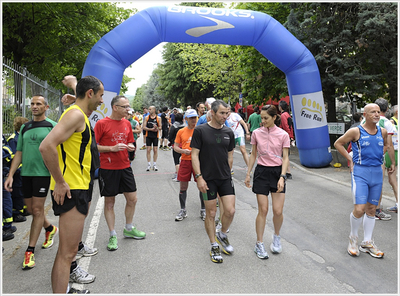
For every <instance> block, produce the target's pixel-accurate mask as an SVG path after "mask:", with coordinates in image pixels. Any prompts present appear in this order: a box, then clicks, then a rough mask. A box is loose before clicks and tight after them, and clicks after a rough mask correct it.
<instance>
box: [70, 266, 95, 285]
mask: <svg viewBox="0 0 400 296" xmlns="http://www.w3.org/2000/svg"><path fill="white" fill-rule="evenodd" d="M95 279H96V277H95V276H94V275H92V274H89V273H87V272H86V271H84V270H83V269H82V268H81V267H80V266H79V265H78V266H77V267H76V268H75V269H74V270H73V271H72V273H71V274H70V275H69V281H70V282H71V283H78V284H89V283H92V282H94V280H95Z"/></svg>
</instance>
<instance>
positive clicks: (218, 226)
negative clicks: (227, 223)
mask: <svg viewBox="0 0 400 296" xmlns="http://www.w3.org/2000/svg"><path fill="white" fill-rule="evenodd" d="M221 228H222V223H221V221H218V223H217V226H216V227H215V232H220V231H221ZM226 233H229V228H228V230H227V231H226Z"/></svg>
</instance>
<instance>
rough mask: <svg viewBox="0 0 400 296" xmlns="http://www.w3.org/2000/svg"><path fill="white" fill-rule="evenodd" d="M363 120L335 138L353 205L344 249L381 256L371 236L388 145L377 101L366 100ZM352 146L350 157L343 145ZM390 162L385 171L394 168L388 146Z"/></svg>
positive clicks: (349, 251) (392, 155) (351, 253)
mask: <svg viewBox="0 0 400 296" xmlns="http://www.w3.org/2000/svg"><path fill="white" fill-rule="evenodd" d="M364 118H365V123H362V124H360V125H359V126H358V127H354V128H351V129H349V130H348V131H347V132H346V133H345V134H344V135H343V136H341V137H340V138H339V139H337V141H336V142H335V144H334V145H335V148H336V149H337V150H338V151H339V152H340V154H342V155H343V156H344V157H345V158H346V159H347V161H348V162H349V164H350V165H349V167H350V172H351V179H352V193H353V203H354V208H353V211H352V213H351V214H350V226H351V232H350V237H349V245H348V247H347V252H348V253H349V255H350V256H359V255H360V252H359V251H362V252H364V253H369V254H370V255H371V256H372V257H375V258H382V257H383V255H384V253H383V252H382V251H380V250H379V249H378V248H377V247H376V245H375V243H374V241H373V239H372V233H373V230H374V227H375V210H376V207H377V205H378V203H379V196H380V194H381V191H382V183H383V182H382V162H383V155H384V153H385V152H386V150H387V149H388V147H389V143H388V140H387V134H388V132H387V131H386V129H385V128H382V127H380V126H377V123H378V122H379V119H380V109H379V106H378V105H377V104H367V105H366V106H365V107H364ZM350 141H351V142H352V143H351V146H352V149H353V157H351V156H350V154H349V153H348V152H347V151H346V149H345V147H344V146H345V145H346V144H347V143H349V142H350ZM388 152H389V156H390V159H391V160H392V165H391V167H390V168H389V171H390V172H392V171H393V170H394V153H393V149H389V150H388ZM361 224H363V228H364V240H363V241H362V242H361V245H360V247H359V248H358V246H357V238H358V229H359V228H360V226H361Z"/></svg>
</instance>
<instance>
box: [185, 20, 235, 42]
mask: <svg viewBox="0 0 400 296" xmlns="http://www.w3.org/2000/svg"><path fill="white" fill-rule="evenodd" d="M201 17H203V18H206V19H209V20H211V21H213V22H215V23H216V25H214V26H203V27H195V28H192V29H188V30H186V32H185V33H186V34H188V35H190V36H193V37H200V36H203V35H205V34H208V33H211V32H214V31H217V30H223V29H234V28H235V26H233V25H231V24H230V23H227V22H224V21H221V20H218V19H215V18H212V17H207V16H201Z"/></svg>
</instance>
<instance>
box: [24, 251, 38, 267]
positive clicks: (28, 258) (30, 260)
mask: <svg viewBox="0 0 400 296" xmlns="http://www.w3.org/2000/svg"><path fill="white" fill-rule="evenodd" d="M34 267H35V254H33V253H32V252H25V259H24V262H22V269H24V270H27V269H32V268H34Z"/></svg>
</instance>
